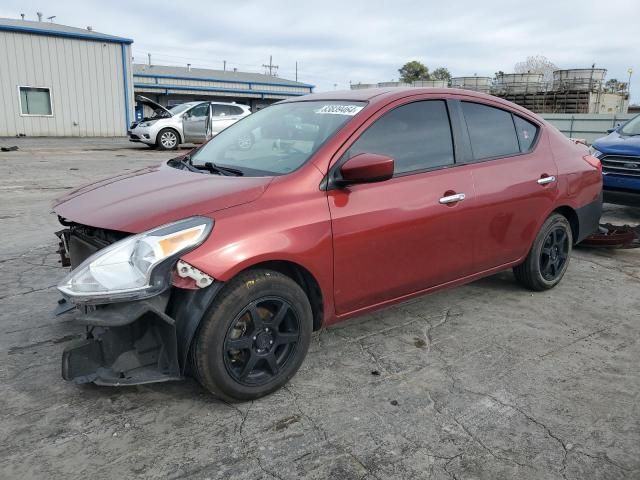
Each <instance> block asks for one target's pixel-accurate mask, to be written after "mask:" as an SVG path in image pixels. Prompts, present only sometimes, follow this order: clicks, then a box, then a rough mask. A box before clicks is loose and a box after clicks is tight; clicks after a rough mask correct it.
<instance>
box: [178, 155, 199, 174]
mask: <svg viewBox="0 0 640 480" xmlns="http://www.w3.org/2000/svg"><path fill="white" fill-rule="evenodd" d="M180 164H181V165H183V166H184V167H185V168H186V169H187V170H189V171H190V172H200V170H199V169H198V168H196V167H195V166H194V165H193V164H192V163H191V155H185V156H184V157H182V158H181V159H180Z"/></svg>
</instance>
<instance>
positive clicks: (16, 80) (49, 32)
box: [0, 18, 133, 136]
mask: <svg viewBox="0 0 640 480" xmlns="http://www.w3.org/2000/svg"><path fill="white" fill-rule="evenodd" d="M132 42H133V40H130V39H127V38H120V37H114V36H112V35H105V34H102V33H98V32H94V31H90V30H83V29H81V28H74V27H68V26H65V25H58V24H55V23H48V22H46V23H45V22H31V21H26V20H12V19H5V18H0V106H1V108H0V136H15V135H20V134H24V135H27V136H121V135H126V132H127V127H128V125H129V124H130V122H131V120H132V118H133V77H132V70H131V51H130V48H131V43H132Z"/></svg>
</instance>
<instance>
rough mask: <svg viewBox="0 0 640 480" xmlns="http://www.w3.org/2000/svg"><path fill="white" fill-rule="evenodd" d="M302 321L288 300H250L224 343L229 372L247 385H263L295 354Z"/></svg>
mask: <svg viewBox="0 0 640 480" xmlns="http://www.w3.org/2000/svg"><path fill="white" fill-rule="evenodd" d="M299 339H300V322H299V320H298V316H297V315H296V313H295V310H294V309H293V307H292V306H291V304H289V302H287V301H286V300H285V299H283V298H280V297H264V298H261V299H259V300H256V301H253V302H251V303H250V304H249V305H247V306H246V307H245V308H244V309H243V310H242V311H241V312H240V314H239V315H238V316H237V317H236V318H235V319H234V321H233V322H232V323H231V325H230V327H229V329H228V330H227V334H226V336H225V343H224V363H225V367H226V368H227V371H228V372H229V375H230V376H231V377H232V378H233V379H234V380H236V381H237V382H238V383H241V384H244V385H253V386H256V385H264V384H266V383H269V382H270V381H272V380H273V379H274V377H277V376H278V374H279V373H280V372H281V371H282V370H283V368H285V367H286V365H287V362H288V361H289V360H290V359H291V358H292V356H293V355H295V351H296V347H297V345H298V342H299Z"/></svg>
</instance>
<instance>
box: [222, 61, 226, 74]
mask: <svg viewBox="0 0 640 480" xmlns="http://www.w3.org/2000/svg"><path fill="white" fill-rule="evenodd" d="M222 71H223V72H226V71H227V61H226V60H223V61H222Z"/></svg>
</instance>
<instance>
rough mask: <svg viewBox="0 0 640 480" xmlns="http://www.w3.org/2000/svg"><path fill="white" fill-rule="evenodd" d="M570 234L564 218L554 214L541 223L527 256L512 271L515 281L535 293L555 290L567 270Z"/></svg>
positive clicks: (569, 228) (570, 244)
mask: <svg viewBox="0 0 640 480" xmlns="http://www.w3.org/2000/svg"><path fill="white" fill-rule="evenodd" d="M572 246H573V234H572V232H571V225H570V224H569V221H568V220H567V219H566V217H564V216H563V215H560V214H559V213H554V214H552V215H550V216H549V218H547V220H546V221H545V222H544V224H543V225H542V227H541V228H540V231H539V232H538V235H537V236H536V239H535V241H534V242H533V246H532V247H531V250H530V251H529V255H527V258H526V259H525V261H524V262H522V264H520V265H518V266H517V267H514V268H513V273H514V275H515V277H516V280H518V282H520V283H521V284H522V285H524V286H525V287H527V288H529V289H530V290H534V291H538V292H540V291H543V290H549V289H550V288H553V287H555V286H556V285H557V284H558V283H560V280H562V277H563V276H564V274H565V272H566V271H567V268H568V267H569V259H570V257H571V249H572Z"/></svg>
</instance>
